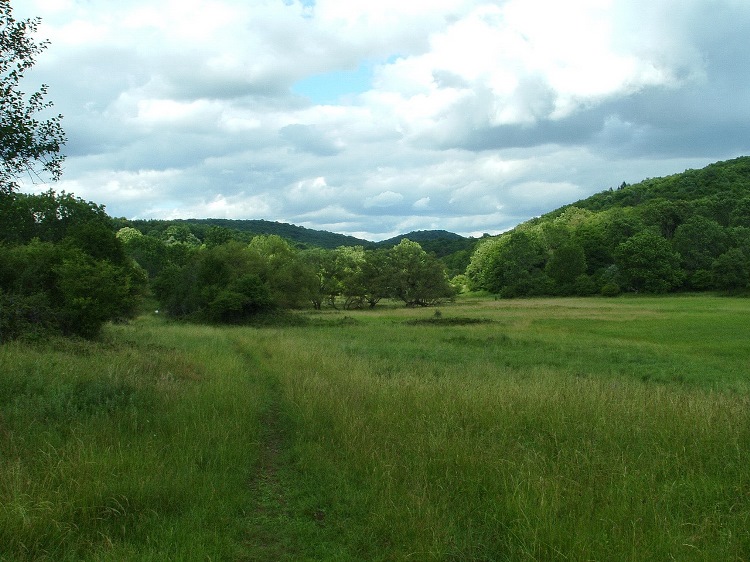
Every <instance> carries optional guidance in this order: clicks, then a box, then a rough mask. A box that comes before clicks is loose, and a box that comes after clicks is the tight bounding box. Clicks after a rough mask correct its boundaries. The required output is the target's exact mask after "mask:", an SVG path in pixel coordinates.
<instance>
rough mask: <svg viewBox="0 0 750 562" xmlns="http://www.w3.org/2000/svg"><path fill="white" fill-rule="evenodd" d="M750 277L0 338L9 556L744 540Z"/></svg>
mask: <svg viewBox="0 0 750 562" xmlns="http://www.w3.org/2000/svg"><path fill="white" fill-rule="evenodd" d="M748 318H750V299H741V298H722V297H716V296H706V295H702V296H692V295H690V296H688V295H683V296H669V297H626V298H616V299H603V298H589V299H583V298H581V299H574V298H571V299H523V300H493V299H491V298H462V299H459V300H458V301H457V302H456V303H451V304H446V305H445V306H442V307H440V308H438V309H435V308H426V309H406V308H402V307H398V306H395V305H392V306H391V305H388V306H382V307H379V308H378V309H375V310H372V311H370V310H367V311H346V312H344V311H334V310H324V311H316V312H311V311H309V312H299V313H295V315H294V317H293V318H292V319H293V320H294V321H289V322H286V323H285V324H274V323H270V324H268V325H266V326H262V327H210V326H196V325H190V324H180V323H171V322H168V321H166V320H164V319H163V318H160V317H158V316H156V315H153V314H149V315H144V316H142V317H140V318H138V319H137V320H135V321H133V322H131V323H130V324H127V325H110V326H107V328H106V330H105V333H104V336H103V337H102V338H101V340H99V341H96V342H85V341H69V340H54V341H51V342H43V343H42V342H36V343H35V342H14V343H9V344H5V345H3V346H0V560H8V561H10V560H55V561H57V560H153V561H157V560H159V561H162V560H248V561H249V560H295V561H296V560H340V561H349V560H383V561H385V560H420V561H421V560H425V561H429V560H434V561H443V560H446V561H448V560H455V561H459V560H460V561H464V560H607V561H612V560H712V561H713V560H747V559H750V349H749V348H748V344H747V336H748V329H749V328H750V320H748Z"/></svg>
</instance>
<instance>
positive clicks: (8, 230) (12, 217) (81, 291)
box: [0, 190, 146, 342]
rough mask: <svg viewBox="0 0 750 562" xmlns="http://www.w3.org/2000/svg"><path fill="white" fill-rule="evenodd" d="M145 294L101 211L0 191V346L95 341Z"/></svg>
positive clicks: (68, 199)
mask: <svg viewBox="0 0 750 562" xmlns="http://www.w3.org/2000/svg"><path fill="white" fill-rule="evenodd" d="M145 287H146V275H145V272H144V271H143V270H142V269H141V268H140V267H138V266H137V264H135V263H134V262H133V261H132V260H131V259H130V258H129V257H128V256H127V255H126V253H125V251H124V248H123V246H122V244H121V243H120V242H119V240H117V238H116V236H115V232H114V228H113V224H112V221H111V219H110V217H109V216H107V214H106V213H105V212H104V208H103V207H101V206H99V205H96V204H94V203H90V202H86V201H83V200H82V199H78V198H76V197H73V196H72V195H68V194H65V193H63V194H61V195H57V194H55V193H54V192H52V191H49V192H47V193H43V194H41V195H25V194H20V193H16V192H13V191H9V190H0V342H2V341H7V340H10V339H14V338H17V337H19V336H21V335H24V336H32V337H33V336H43V335H48V334H61V335H65V336H82V337H93V336H96V335H97V334H98V333H99V331H100V329H101V327H102V325H103V324H104V323H105V322H107V321H110V320H118V319H125V318H128V317H130V316H132V315H133V314H135V312H136V311H137V307H138V303H139V299H140V296H141V295H142V293H143V290H144V289H145Z"/></svg>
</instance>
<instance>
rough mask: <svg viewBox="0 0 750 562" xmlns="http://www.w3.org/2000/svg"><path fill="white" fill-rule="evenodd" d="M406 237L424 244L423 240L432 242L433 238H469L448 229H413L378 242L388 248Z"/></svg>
mask: <svg viewBox="0 0 750 562" xmlns="http://www.w3.org/2000/svg"><path fill="white" fill-rule="evenodd" d="M404 238H408V239H409V240H411V241H412V242H419V243H420V244H422V242H431V241H433V240H467V238H464V237H463V236H461V235H460V234H455V233H453V232H448V231H447V230H413V231H412V232H409V233H408V234H401V235H399V236H394V237H393V238H389V239H388V240H383V241H381V242H378V243H377V245H378V246H383V247H386V248H387V247H390V246H395V245H396V244H398V243H399V242H401V240H403V239H404Z"/></svg>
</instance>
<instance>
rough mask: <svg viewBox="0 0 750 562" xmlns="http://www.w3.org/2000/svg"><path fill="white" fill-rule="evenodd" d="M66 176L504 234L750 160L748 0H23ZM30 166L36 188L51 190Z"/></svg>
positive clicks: (376, 226)
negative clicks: (644, 187) (610, 193)
mask: <svg viewBox="0 0 750 562" xmlns="http://www.w3.org/2000/svg"><path fill="white" fill-rule="evenodd" d="M13 9H14V15H15V17H16V18H17V19H18V18H25V17H36V16H38V17H41V18H42V25H41V26H40V29H39V32H38V34H37V38H38V39H40V40H41V39H48V40H49V41H50V46H49V47H48V49H47V50H46V51H45V52H44V53H43V54H42V55H41V56H40V57H39V58H38V60H37V64H36V66H35V67H34V69H33V71H32V72H30V73H29V74H28V75H27V81H26V83H25V85H28V89H29V91H31V90H33V89H35V87H36V86H37V85H38V84H41V83H45V84H47V85H48V86H49V92H48V95H47V99H49V100H50V101H52V102H54V104H55V107H54V110H55V112H59V113H61V114H62V115H63V116H64V119H63V127H64V129H65V131H66V134H67V136H68V142H67V145H66V147H65V149H64V153H65V155H66V161H65V166H64V174H63V179H62V180H61V181H59V182H57V183H56V184H54V185H53V186H52V187H53V188H54V189H55V190H56V191H66V192H68V193H73V194H75V195H76V196H78V197H81V198H83V199H85V200H89V201H94V202H96V203H99V204H103V205H105V207H106V210H107V212H108V213H109V214H110V215H111V216H115V217H126V218H131V219H136V218H137V219H174V218H229V219H266V220H272V221H280V222H286V223H291V224H296V225H299V226H305V227H308V228H314V229H319V230H328V231H331V232H337V233H342V234H348V235H353V236H357V237H359V238H364V239H367V240H372V241H377V240H382V239H385V238H389V237H391V236H395V235H398V234H403V233H407V232H410V231H414V230H432V229H443V230H448V231H452V232H456V233H458V234H462V235H465V236H481V235H482V234H484V233H488V234H497V233H500V232H503V231H506V230H508V229H510V228H512V227H514V226H516V225H517V224H519V223H521V222H523V221H525V220H528V219H530V218H532V217H534V216H538V215H540V214H543V213H546V212H549V211H551V210H554V209H556V208H558V207H560V206H562V205H565V204H568V203H572V202H574V201H577V200H579V199H583V198H585V197H588V196H589V195H592V194H594V193H597V192H599V191H602V190H604V189H608V188H610V187H617V186H619V185H620V184H621V183H622V182H627V183H635V182H638V181H640V180H642V179H645V178H648V177H658V176H663V175H669V174H673V173H679V172H682V171H684V170H685V169H688V168H701V167H703V166H705V165H707V164H709V163H711V162H715V161H718V160H726V159H729V158H734V157H737V156H741V155H748V154H750V55H749V54H748V49H747V44H748V43H747V37H749V36H750V2H748V1H747V0H566V1H565V2H561V1H559V0H491V1H488V0H378V1H360V0H302V1H300V0H118V1H117V2H112V1H108V0H107V1H105V0H13ZM49 187H50V186H49V185H45V184H43V183H39V182H37V183H35V184H31V183H28V182H27V183H26V184H24V186H23V190H24V191H27V192H39V191H44V190H46V189H49Z"/></svg>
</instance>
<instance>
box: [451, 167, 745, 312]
mask: <svg viewBox="0 0 750 562" xmlns="http://www.w3.org/2000/svg"><path fill="white" fill-rule="evenodd" d="M466 275H467V284H468V286H469V287H470V288H472V289H476V290H479V289H481V290H486V291H490V292H492V293H496V294H499V295H501V296H504V297H518V296H534V295H592V294H605V295H616V294H619V293H620V292H623V291H628V292H630V291H636V292H645V293H666V292H670V291H708V290H712V291H728V292H741V291H745V290H747V289H748V287H749V285H750V158H747V157H744V158H738V159H736V160H731V161H727V162H720V163H717V164H713V165H711V166H708V167H707V168H704V169H703V170H689V171H687V172H685V173H683V174H677V175H674V176H669V177H665V178H657V179H649V180H646V181H644V182H641V183H640V184H636V185H632V186H628V185H625V184H623V185H621V186H620V188H619V189H617V190H609V191H605V192H602V193H600V194H597V195H594V196H593V197H591V198H589V199H586V200H584V201H579V202H577V203H576V204H574V205H571V206H567V207H563V208H561V209H558V210H557V211H555V212H553V213H550V214H548V215H545V216H543V217H541V218H539V219H535V220H532V221H529V222H527V223H524V224H522V225H519V226H518V227H516V228H515V229H513V230H512V231H510V232H508V233H505V234H503V235H501V236H498V237H493V238H488V239H485V240H483V241H481V242H480V243H479V245H478V247H477V249H476V251H475V252H474V254H473V255H472V257H471V262H470V264H469V267H468V268H467V270H466Z"/></svg>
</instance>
